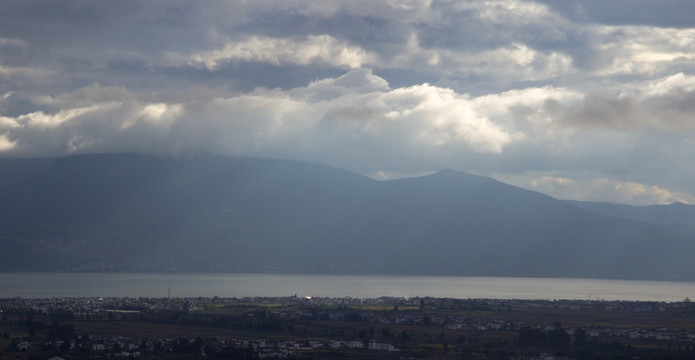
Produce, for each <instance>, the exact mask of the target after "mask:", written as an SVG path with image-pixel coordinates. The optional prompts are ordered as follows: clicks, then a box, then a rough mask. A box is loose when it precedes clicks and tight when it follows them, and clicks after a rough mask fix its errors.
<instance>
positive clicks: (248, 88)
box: [0, 0, 695, 205]
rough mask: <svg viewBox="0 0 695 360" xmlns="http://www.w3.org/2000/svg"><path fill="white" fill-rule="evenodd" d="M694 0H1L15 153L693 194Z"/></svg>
mask: <svg viewBox="0 0 695 360" xmlns="http://www.w3.org/2000/svg"><path fill="white" fill-rule="evenodd" d="M694 70H695V2H694V1H692V0H679V1H669V0H666V1H651V0H649V1H646V0H616V1H605V0H601V1H599V0H589V1H571V0H557V1H550V0H546V1H537V2H533V1H520V0H490V1H463V0H456V1H415V0H389V1H386V0H385V1H376V0H366V1H357V0H347V1H293V0H287V1H257V0H254V1H189V0H185V1H127V0H122V1H92V0H85V1H33V0H22V1H12V0H7V1H2V2H0V156H6V157H16V156H22V157H38V156H63V155H70V154H80V153H96V152H146V153H155V154H171V155H175V156H181V155H187V154H195V153H198V152H214V153H222V154H230V155H237V156H254V157H271V158H284V159H294V160H307V161H318V162H323V163H327V164H330V165H334V166H337V167H341V168H345V169H348V170H352V171H356V172H359V173H362V174H365V175H368V176H371V177H375V178H382V179H385V178H393V177H400V176H412V175H419V174H426V173H429V172H433V171H437V170H441V169H444V168H451V169H456V170H461V171H467V172H472V173H477V174H482V175H488V176H492V177H495V178H497V179H499V180H501V181H504V182H508V183H511V184H514V185H518V186H521V187H524V188H529V189H535V190H538V191H541V192H544V193H547V194H549V195H552V196H555V197H558V198H562V199H577V200H597V201H611V202H618V203H628V204H639V205H641V204H654V203H671V202H676V201H681V202H686V203H695V72H694Z"/></svg>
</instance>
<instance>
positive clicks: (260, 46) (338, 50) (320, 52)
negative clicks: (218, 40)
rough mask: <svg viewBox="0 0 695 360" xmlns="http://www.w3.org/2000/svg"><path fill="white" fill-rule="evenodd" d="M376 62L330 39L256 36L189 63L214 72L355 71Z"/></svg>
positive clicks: (201, 54) (196, 56)
mask: <svg viewBox="0 0 695 360" xmlns="http://www.w3.org/2000/svg"><path fill="white" fill-rule="evenodd" d="M374 58H375V55H374V54H369V53H368V52H366V51H364V50H363V49H361V48H360V47H358V46H353V45H349V44H348V43H346V42H344V41H339V40H337V39H335V38H334V37H332V36H330V35H309V36H307V37H306V38H305V39H301V40H294V39H280V38H269V37H259V36H253V37H251V38H249V39H247V40H244V41H240V42H229V43H228V44H226V45H225V46H224V47H223V48H222V49H217V50H211V51H203V52H197V53H195V54H193V55H191V56H190V57H189V61H188V62H189V63H190V64H193V65H196V64H203V65H204V66H205V67H206V68H207V69H208V70H211V71H213V70H216V69H218V68H219V67H220V66H221V65H223V64H225V63H228V62H235V61H253V62H264V63H269V64H272V65H276V66H281V65H283V64H295V65H309V64H327V65H331V66H336V67H341V68H349V69H355V68H359V67H362V66H363V65H365V64H369V63H370V62H373V60H374Z"/></svg>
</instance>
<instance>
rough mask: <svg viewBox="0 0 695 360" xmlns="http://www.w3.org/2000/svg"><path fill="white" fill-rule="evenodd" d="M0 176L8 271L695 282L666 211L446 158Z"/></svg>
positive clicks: (227, 163) (104, 161)
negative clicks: (407, 167) (363, 171)
mask: <svg viewBox="0 0 695 360" xmlns="http://www.w3.org/2000/svg"><path fill="white" fill-rule="evenodd" d="M0 174H2V177H0V246H1V247H2V249H3V251H2V252H1V253H0V271H185V272H217V271H219V272H296V273H352V274H372V273H374V274H377V273H378V274H439V275H442V274H447V275H495V276H552V277H558V276H567V277H608V278H634V279H689V280H693V279H695V264H693V262H692V261H690V254H693V251H694V250H695V242H694V241H693V239H692V236H691V235H689V234H687V233H686V232H683V231H680V230H679V229H674V228H673V227H671V226H670V225H668V224H669V223H665V222H655V221H651V222H647V221H643V219H638V218H634V217H633V218H626V217H623V218H621V217H620V216H615V214H610V213H601V212H599V211H597V210H595V209H591V208H587V207H583V206H582V204H579V203H574V202H566V201H560V200H556V199H554V198H552V197H549V196H547V195H543V194H540V193H538V192H533V191H529V190H524V189H521V188H517V187H514V186H510V185H507V184H503V183H501V182H499V181H496V180H494V179H490V178H486V177H482V176H477V175H471V174H466V173H462V172H456V171H451V170H444V171H441V172H438V173H436V174H432V175H428V176H423V177H417V178H407V179H399V180H392V181H376V180H373V179H370V178H367V177H364V176H361V175H358V174H355V173H351V172H348V171H345V170H340V169H336V168H333V167H330V166H326V165H321V164H311V163H301V162H292V161H280V160H261V159H248V158H230V157H222V156H195V157H189V158H182V159H171V158H160V157H155V156H146V155H136V154H122V155H80V156H71V157H63V158H51V159H0ZM587 206H588V205H587ZM606 215H610V216H606Z"/></svg>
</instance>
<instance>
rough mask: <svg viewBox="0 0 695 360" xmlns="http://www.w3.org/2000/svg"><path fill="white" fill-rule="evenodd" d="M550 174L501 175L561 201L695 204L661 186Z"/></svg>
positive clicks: (502, 177) (512, 182)
mask: <svg viewBox="0 0 695 360" xmlns="http://www.w3.org/2000/svg"><path fill="white" fill-rule="evenodd" d="M569 176H571V177H564V176H558V175H557V174H554V173H552V172H549V173H534V172H529V173H524V174H519V175H514V176H508V175H500V178H501V179H502V180H503V181H506V182H508V183H511V184H514V185H517V186H520V187H523V188H527V189H532V190H536V191H539V192H542V193H544V194H548V195H551V196H553V197H556V198H558V199H565V200H577V199H580V200H584V201H602V202H614V203H619V204H624V203H630V204H633V205H652V204H672V203H675V202H683V203H695V196H692V195H691V194H688V193H685V192H674V191H670V190H668V189H665V188H662V187H660V186H658V185H649V184H643V183H637V182H632V181H624V180H619V179H612V178H606V177H601V176H597V177H592V176H589V175H586V174H583V175H581V176H580V177H577V176H576V175H569Z"/></svg>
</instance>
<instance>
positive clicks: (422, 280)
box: [0, 273, 695, 302]
mask: <svg viewBox="0 0 695 360" xmlns="http://www.w3.org/2000/svg"><path fill="white" fill-rule="evenodd" d="M0 284H2V287H0V297H2V298H9V297H23V298H52V297H111V296H113V297H126V296H127V297H158V298H161V297H166V296H168V295H169V291H171V296H172V297H197V296H203V297H213V296H220V297H252V296H264V297H269V296H292V295H295V294H296V295H297V296H318V297H346V296H349V297H356V298H373V297H380V296H394V297H425V296H431V297H448V298H461V299H467V298H499V299H545V300H552V299H578V300H608V301H614V300H626V301H666V302H676V301H682V300H683V299H685V298H686V297H689V298H693V297H695V282H669V281H633V280H599V279H578V278H509V277H459V276H368V275H287V274H171V273H166V274H164V273H1V274H0Z"/></svg>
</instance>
